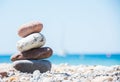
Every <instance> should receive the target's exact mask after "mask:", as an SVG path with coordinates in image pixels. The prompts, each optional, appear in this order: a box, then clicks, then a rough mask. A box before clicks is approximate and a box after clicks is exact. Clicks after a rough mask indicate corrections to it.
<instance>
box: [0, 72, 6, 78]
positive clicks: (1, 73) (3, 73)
mask: <svg viewBox="0 0 120 82" xmlns="http://www.w3.org/2000/svg"><path fill="white" fill-rule="evenodd" d="M0 75H1V77H2V78H3V77H7V76H8V75H7V72H5V71H3V72H0Z"/></svg>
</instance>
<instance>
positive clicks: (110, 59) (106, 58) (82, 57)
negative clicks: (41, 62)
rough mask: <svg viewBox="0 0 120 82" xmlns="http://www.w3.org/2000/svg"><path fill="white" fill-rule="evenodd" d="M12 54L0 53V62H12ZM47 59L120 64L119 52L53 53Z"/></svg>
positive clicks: (54, 61) (79, 62)
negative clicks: (62, 54) (61, 54)
mask: <svg viewBox="0 0 120 82" xmlns="http://www.w3.org/2000/svg"><path fill="white" fill-rule="evenodd" d="M11 55H12V54H0V63H12V62H11V60H10V56H11ZM45 60H49V61H50V62H51V63H52V64H63V63H66V64H70V65H104V66H112V65H120V54H65V55H64V56H60V55H59V54H53V55H52V56H51V57H50V58H47V59H45Z"/></svg>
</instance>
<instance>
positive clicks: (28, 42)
mask: <svg viewBox="0 0 120 82" xmlns="http://www.w3.org/2000/svg"><path fill="white" fill-rule="evenodd" d="M45 42H46V40H45V37H44V36H43V35H42V34H41V33H33V34H31V35H29V36H27V37H25V38H22V39H21V40H19V41H18V42H17V49H18V50H19V51H20V52H23V51H27V50H30V49H33V48H38V47H42V46H43V45H44V44H45Z"/></svg>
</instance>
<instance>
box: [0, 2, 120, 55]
mask: <svg viewBox="0 0 120 82" xmlns="http://www.w3.org/2000/svg"><path fill="white" fill-rule="evenodd" d="M31 21H41V22H42V23H43V25H44V28H43V30H42V32H41V33H43V34H44V36H45V37H46V40H47V42H46V44H45V46H49V47H51V48H52V49H53V50H54V54H58V55H62V56H63V55H66V54H107V55H110V54H118V55H119V53H120V1H119V0H0V38H1V39H0V53H1V54H13V53H15V52H17V49H16V42H17V41H18V40H20V39H21V38H20V37H18V35H17V30H18V28H19V26H20V25H22V24H25V23H29V22H31Z"/></svg>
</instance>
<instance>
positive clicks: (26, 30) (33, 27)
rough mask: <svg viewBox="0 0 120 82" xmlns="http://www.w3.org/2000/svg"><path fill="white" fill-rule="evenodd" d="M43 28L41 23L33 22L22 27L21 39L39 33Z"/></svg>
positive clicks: (20, 30)
mask: <svg viewBox="0 0 120 82" xmlns="http://www.w3.org/2000/svg"><path fill="white" fill-rule="evenodd" d="M42 28H43V24H42V23H40V22H37V21H36V22H31V23H28V24H24V25H22V26H20V28H19V30H18V35H19V36H20V37H26V36H28V35H30V34H32V33H39V32H40V31H41V30H42Z"/></svg>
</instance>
